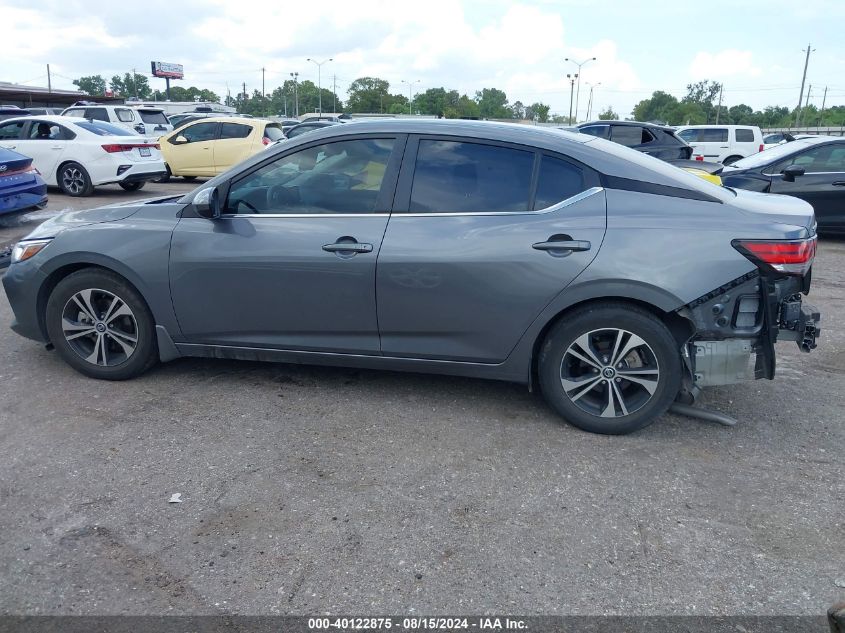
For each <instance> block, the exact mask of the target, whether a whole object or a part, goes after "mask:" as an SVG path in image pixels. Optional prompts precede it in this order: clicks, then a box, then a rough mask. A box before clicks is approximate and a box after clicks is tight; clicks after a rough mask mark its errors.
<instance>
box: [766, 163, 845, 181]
mask: <svg viewBox="0 0 845 633" xmlns="http://www.w3.org/2000/svg"><path fill="white" fill-rule="evenodd" d="M799 167H800V165H799ZM760 173H761V174H763V175H764V176H771V177H775V178H779V177H780V176H782V175H783V172H781V173H779V174H767V173H766V172H764V171H762V172H760ZM834 174H845V171H805V172H804V175H805V176H833V175H834ZM799 177H800V176H799Z"/></svg>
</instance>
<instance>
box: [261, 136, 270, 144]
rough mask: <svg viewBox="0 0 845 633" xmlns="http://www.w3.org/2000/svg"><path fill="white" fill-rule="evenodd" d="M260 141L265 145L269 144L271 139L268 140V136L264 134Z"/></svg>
mask: <svg viewBox="0 0 845 633" xmlns="http://www.w3.org/2000/svg"><path fill="white" fill-rule="evenodd" d="M261 142H262V143H264V144H265V145H269V144H270V142H271V141H270V139H269V138H267V137H266V136H264V137H262V139H261Z"/></svg>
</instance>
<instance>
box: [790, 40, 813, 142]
mask: <svg viewBox="0 0 845 633" xmlns="http://www.w3.org/2000/svg"><path fill="white" fill-rule="evenodd" d="M814 50H816V49H814V48H810V44H809V43H807V57H806V58H805V59H804V75H803V76H802V77H801V93H800V94H799V95H798V111H797V112H796V113H795V127H798V122H799V121H800V120H801V101H802V100H803V99H804V82H805V81H807V66H808V65H809V64H810V53H811V52H812V51H814Z"/></svg>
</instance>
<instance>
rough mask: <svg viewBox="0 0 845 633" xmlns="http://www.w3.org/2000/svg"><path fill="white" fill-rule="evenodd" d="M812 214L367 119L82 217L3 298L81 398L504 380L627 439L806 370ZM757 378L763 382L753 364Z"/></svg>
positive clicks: (486, 139)
mask: <svg viewBox="0 0 845 633" xmlns="http://www.w3.org/2000/svg"><path fill="white" fill-rule="evenodd" d="M815 246H816V232H815V221H814V218H813V210H812V208H811V207H810V205H808V204H807V203H805V202H803V201H801V200H798V199H795V198H788V197H782V196H774V195H765V194H758V193H752V192H745V191H733V190H730V189H726V188H721V187H717V186H715V185H712V184H710V183H707V182H705V181H703V180H701V179H699V178H697V177H695V176H692V175H689V174H687V173H685V172H683V171H681V170H679V169H677V168H675V167H672V166H670V165H667V164H666V163H663V162H661V161H659V160H657V159H654V158H651V157H649V156H645V155H643V154H641V153H639V152H637V151H635V150H631V149H628V148H625V147H622V146H620V145H618V144H615V143H611V142H609V141H604V140H602V139H598V138H595V137H591V136H585V135H580V134H572V133H568V132H562V131H558V130H550V129H541V128H534V127H527V126H515V125H507V124H494V123H485V122H455V121H431V120H429V121H411V120H393V119H390V120H379V121H372V122H367V123H366V124H362V125H355V126H345V125H336V126H331V127H328V128H326V129H323V130H318V131H314V132H311V133H309V134H307V135H303V136H302V137H301V138H297V139H294V140H291V141H289V142H287V143H284V144H280V145H278V146H276V147H275V148H273V149H270V150H268V151H267V152H264V153H262V154H259V155H257V156H255V157H253V158H251V159H249V160H247V161H246V162H244V163H241V164H240V165H238V166H236V167H234V168H233V169H231V170H230V171H228V172H226V173H225V174H222V175H220V176H218V177H217V178H214V179H213V180H210V181H209V182H207V183H206V184H204V185H202V186H201V187H199V188H198V189H196V190H195V191H193V192H192V193H190V194H188V195H186V196H184V197H181V198H180V197H171V198H160V199H154V200H147V201H144V202H142V203H138V202H133V203H130V204H124V205H117V206H110V207H105V208H101V209H93V210H88V211H72V212H68V213H65V214H63V215H61V216H59V217H57V218H55V219H53V220H50V221H48V222H46V223H45V224H43V225H41V226H40V227H39V228H38V229H36V230H35V231H34V232H33V233H31V234H30V235H29V236H27V237H26V238H25V239H24V240H23V241H22V242H20V243H19V244H18V245H17V246H16V248H15V251H14V256H13V263H12V264H11V266H10V268H9V270H8V272H7V273H6V275H5V277H4V279H3V285H4V286H5V289H6V293H7V295H8V297H9V301H10V303H11V305H12V308H13V310H14V313H15V322H14V323H13V324H12V328H13V329H14V330H15V331H16V332H18V333H19V334H21V335H23V336H26V337H28V338H31V339H34V340H36V341H39V342H41V343H45V344H47V345H48V346H50V347H55V349H56V351H57V352H58V353H59V354H60V355H61V356H62V357H63V358H64V359H65V360H66V361H67V362H68V363H69V364H70V365H72V366H73V367H74V368H76V369H77V370H79V371H80V372H82V373H84V374H86V375H88V376H91V377H94V378H102V379H108V380H121V379H126V378H131V377H133V376H137V375H139V374H140V373H142V372H144V371H146V370H148V369H150V368H151V367H152V366H153V365H154V364H155V363H156V362H157V361H170V360H173V359H176V358H179V357H182V356H205V357H214V358H238V359H250V360H268V361H277V362H288V363H310V364H326V365H341V366H349V367H353V366H354V367H368V368H384V369H393V370H403V371H412V372H432V373H440V374H450V375H462V376H474V377H481V378H491V379H497V380H506V381H515V382H521V383H525V384H527V385H529V386H530V387H533V388H539V389H540V390H541V391H542V393H543V394H544V395H545V397H546V399H547V401H548V402H549V404H550V405H551V406H552V407H554V408H555V409H556V410H557V411H558V412H559V413H560V414H561V415H562V416H563V417H564V418H565V419H566V420H568V421H569V422H571V423H572V424H574V425H576V426H578V427H580V428H582V429H586V430H589V431H593V432H598V433H627V432H630V431H634V430H636V429H639V428H642V427H643V426H645V425H647V424H649V423H650V422H652V421H654V420H655V418H657V417H658V416H660V415H661V414H662V413H664V412H665V411H666V409H667V408H668V407H669V406H670V405H671V404H672V403H673V402H674V401H676V400H677V401H681V402H684V403H687V404H689V403H691V402H692V401H693V400H694V398H695V396H696V394H697V393H698V391H699V390H700V388H702V387H706V386H710V385H722V384H728V383H733V382H737V381H739V380H744V379H746V378H768V379H771V378H773V377H774V373H775V342H776V341H779V340H780V341H784V340H788V341H794V342H796V343H797V344H798V345H799V346H801V347H802V349H804V350H806V351H809V350H810V349H812V348H813V347H815V339H816V336H817V334H818V331H819V329H818V324H819V314H818V311H817V310H816V309H815V308H813V307H812V306H810V305H808V304H807V303H805V302H804V301H803V299H802V294H806V293H807V291H808V290H809V285H810V268H811V266H812V264H813V258H814V255H815ZM752 360H753V361H754V362H753V365H752V364H751V362H752Z"/></svg>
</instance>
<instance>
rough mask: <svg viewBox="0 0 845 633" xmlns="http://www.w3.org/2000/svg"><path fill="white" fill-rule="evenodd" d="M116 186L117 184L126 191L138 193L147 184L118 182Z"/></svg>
mask: <svg viewBox="0 0 845 633" xmlns="http://www.w3.org/2000/svg"><path fill="white" fill-rule="evenodd" d="M117 184H119V185H120V186H121V187H122V188H123V189H125V190H126V191H138V190H140V189H143V188H144V185H146V184H147V183H146V182H138V181H136V182H119V183H117Z"/></svg>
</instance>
